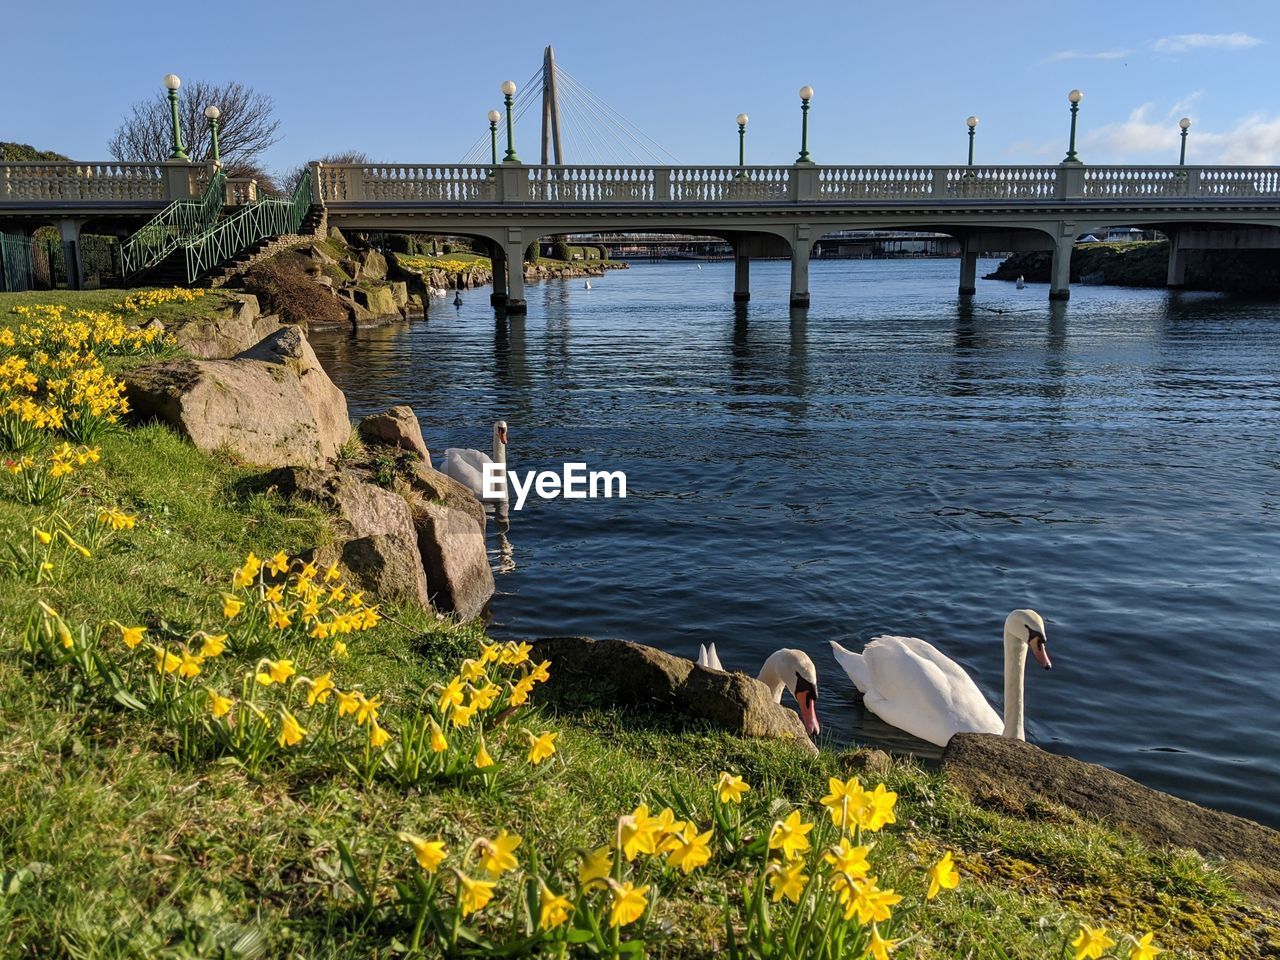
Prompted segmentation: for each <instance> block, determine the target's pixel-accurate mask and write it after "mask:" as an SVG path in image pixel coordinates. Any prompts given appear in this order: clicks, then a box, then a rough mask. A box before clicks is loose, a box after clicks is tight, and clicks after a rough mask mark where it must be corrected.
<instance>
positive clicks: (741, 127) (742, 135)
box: [737, 113, 750, 177]
mask: <svg viewBox="0 0 1280 960" xmlns="http://www.w3.org/2000/svg"><path fill="white" fill-rule="evenodd" d="M748 119H750V118H749V117H748V116H747V115H746V114H745V113H740V114H738V116H737V123H738V167H739V170H738V176H739V177H745V176H746V173H745V172H744V171H743V170H742V169H741V168H742V167H745V166H746V165H747V120H748Z"/></svg>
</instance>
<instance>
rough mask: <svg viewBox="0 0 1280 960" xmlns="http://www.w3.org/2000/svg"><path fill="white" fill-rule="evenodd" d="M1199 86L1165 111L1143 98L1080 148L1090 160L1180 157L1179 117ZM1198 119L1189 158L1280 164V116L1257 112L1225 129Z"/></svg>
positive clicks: (1086, 137)
mask: <svg viewBox="0 0 1280 960" xmlns="http://www.w3.org/2000/svg"><path fill="white" fill-rule="evenodd" d="M1198 96H1199V92H1197V93H1196V94H1193V95H1192V96H1190V97H1184V98H1183V99H1182V100H1180V101H1179V102H1177V103H1175V104H1174V105H1173V107H1172V108H1171V109H1169V110H1168V111H1165V112H1164V113H1160V112H1158V111H1157V109H1156V105H1155V104H1154V103H1144V104H1143V105H1142V106H1140V107H1137V108H1136V109H1134V110H1132V111H1131V112H1130V113H1129V116H1128V117H1127V118H1126V119H1125V120H1123V121H1121V122H1119V123H1110V124H1107V125H1106V126H1103V127H1099V128H1097V129H1095V130H1091V131H1089V132H1088V133H1086V134H1085V135H1084V136H1083V137H1082V139H1081V154H1082V155H1083V159H1084V160H1085V161H1086V162H1088V163H1130V162H1136V161H1142V162H1147V163H1176V162H1177V159H1178V141H1179V139H1180V131H1179V129H1178V117H1179V116H1180V115H1182V114H1184V113H1187V112H1188V111H1187V110H1186V109H1185V108H1186V106H1187V105H1188V104H1189V103H1190V102H1191V101H1193V100H1194V99H1196V98H1197V97H1198ZM1192 120H1193V124H1192V127H1191V131H1190V136H1189V138H1188V140H1187V160H1188V162H1190V163H1211V164H1212V163H1223V164H1264V165H1272V164H1280V116H1269V115H1267V114H1263V113H1256V114H1253V115H1251V116H1248V117H1245V118H1244V119H1242V120H1239V121H1237V122H1236V123H1235V124H1234V125H1232V126H1230V127H1227V128H1225V129H1217V130H1214V129H1199V128H1197V127H1196V125H1195V123H1194V120H1195V118H1194V117H1192Z"/></svg>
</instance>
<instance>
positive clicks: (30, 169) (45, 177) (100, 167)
mask: <svg viewBox="0 0 1280 960" xmlns="http://www.w3.org/2000/svg"><path fill="white" fill-rule="evenodd" d="M200 169H201V170H203V169H204V168H200ZM164 198H165V182H164V178H163V168H162V166H161V165H160V164H158V163H67V162H53V163H0V203H21V202H29V201H33V200H36V201H39V200H50V201H73V200H101V201H130V200H142V201H147V200H163V199H164Z"/></svg>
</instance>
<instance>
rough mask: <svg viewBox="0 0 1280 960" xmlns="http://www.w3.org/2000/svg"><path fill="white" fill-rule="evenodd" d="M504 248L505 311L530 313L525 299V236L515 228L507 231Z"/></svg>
mask: <svg viewBox="0 0 1280 960" xmlns="http://www.w3.org/2000/svg"><path fill="white" fill-rule="evenodd" d="M503 247H504V257H503V259H504V260H505V261H506V271H505V272H506V275H507V283H506V288H507V290H506V293H507V299H506V302H505V303H504V304H503V309H504V310H505V311H506V312H507V313H528V312H529V306H528V304H527V303H526V302H525V299H524V248H525V242H524V234H523V233H522V232H521V231H520V230H517V229H514V228H513V229H509V230H507V241H506V243H505V244H503Z"/></svg>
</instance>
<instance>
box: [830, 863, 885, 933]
mask: <svg viewBox="0 0 1280 960" xmlns="http://www.w3.org/2000/svg"><path fill="white" fill-rule="evenodd" d="M831 887H832V889H833V890H835V891H836V893H838V894H839V896H840V902H841V903H843V904H844V919H845V920H852V919H853V917H854V915H855V914H857V917H858V922H859V923H861V924H864V925H865V924H868V923H882V922H884V921H886V920H888V919H889V918H890V917H892V916H893V911H892V909H891V908H892V907H894V906H896V905H897V904H899V903H901V902H902V897H901V896H900V895H899V894H897V893H894V892H893V891H892V890H881V889H880V888H879V886H877V878H876V877H868V878H867V879H865V880H856V879H855V880H852V881H850V878H848V877H846V876H845V875H844V874H842V873H837V874H835V875H834V876H833V877H832V878H831Z"/></svg>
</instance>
